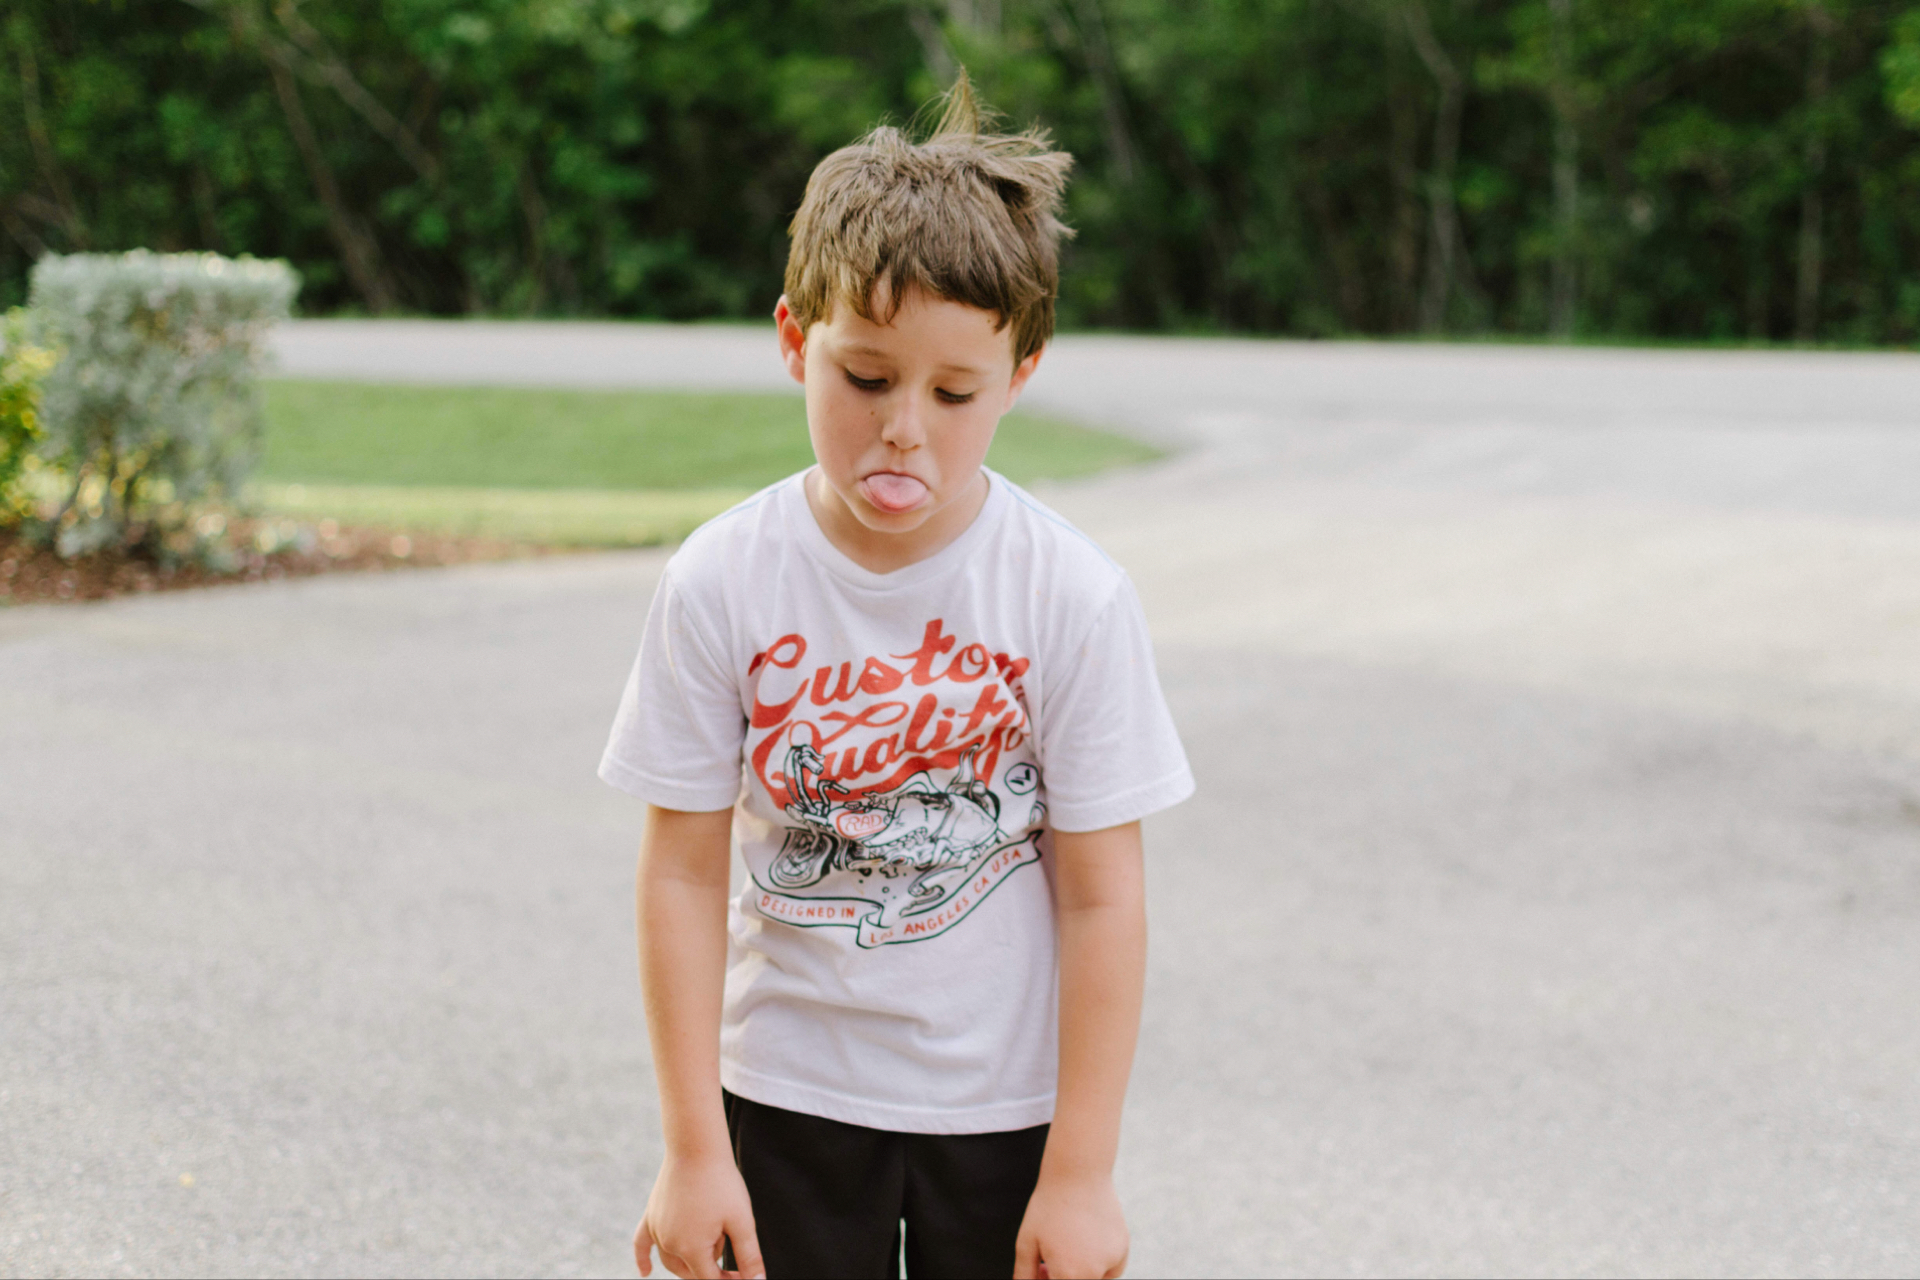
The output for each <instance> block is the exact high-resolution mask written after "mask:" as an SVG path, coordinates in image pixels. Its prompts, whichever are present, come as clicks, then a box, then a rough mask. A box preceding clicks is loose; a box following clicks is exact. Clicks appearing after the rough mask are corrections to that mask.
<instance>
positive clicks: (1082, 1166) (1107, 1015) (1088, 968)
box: [1041, 825, 1147, 1178]
mask: <svg viewBox="0 0 1920 1280" xmlns="http://www.w3.org/2000/svg"><path fill="white" fill-rule="evenodd" d="M1056 849H1057V850H1058V851H1059V852H1060V858H1059V863H1058V875H1057V877H1056V882H1057V885H1056V892H1057V894H1058V913H1059V917H1058V918H1059V938H1060V1078H1059V1095H1058V1099H1057V1101H1056V1102H1055V1104H1054V1118H1053V1128H1052V1130H1051V1132H1050V1133H1049V1135H1048V1138H1047V1149H1046V1155H1045V1157H1044V1159H1043V1162H1042V1166H1041V1177H1042V1178H1056V1177H1058V1178H1084V1177H1099V1178H1104V1177H1107V1176H1109V1175H1110V1174H1111V1173H1112V1171H1113V1162H1114V1157H1115V1155H1116V1153H1117V1152H1118V1150H1119V1145H1120V1112H1121V1107H1122V1105H1123V1103H1124V1102H1125V1099H1126V1092H1127V1077H1128V1075H1129V1074H1130V1073H1131V1071H1132V1068H1133V1052H1134V1045H1135V1043H1136V1042H1137V1040H1138V1039H1139V1035H1140V1005H1141V997H1142V993H1143V990H1144V987H1145V983H1146V958H1147V916H1146V894H1145V886H1144V873H1143V868H1142V865H1141V852H1140V832H1139V827H1138V826H1137V825H1129V826H1126V827H1116V828H1112V829H1109V830H1107V831H1096V832H1086V833H1071V834H1070V833H1056Z"/></svg>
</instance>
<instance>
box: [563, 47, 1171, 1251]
mask: <svg viewBox="0 0 1920 1280" xmlns="http://www.w3.org/2000/svg"><path fill="white" fill-rule="evenodd" d="M1069 164H1070V159H1069V157H1067V156H1066V155H1064V154H1061V153H1058V152H1050V151H1048V150H1047V148H1046V144H1045V139H1044V137H1042V136H1040V135H1038V134H1027V135H1023V136H1018V137H1004V136H983V135H982V134H981V132H980V128H979V118H978V113H977V109H976V108H975V106H974V103H973V100H972V97H971V95H970V92H969V90H968V89H967V87H966V84H965V81H964V80H963V81H962V82H961V83H960V84H959V85H958V86H956V88H955V90H954V92H953V93H952V94H951V95H950V96H949V98H948V102H947V108H946V111H945V113H944V116H943V118H942V120H941V122H940V124H939V126H938V127H937V128H936V130H935V133H934V135H933V136H932V137H931V138H929V139H928V140H927V141H926V142H924V143H921V144H917V145H916V144H913V143H912V142H910V141H909V140H908V139H907V138H906V137H904V136H903V135H902V134H901V133H900V132H899V131H897V130H893V129H885V128H883V129H879V130H876V131H875V132H873V133H872V134H870V135H869V136H868V137H867V138H865V139H864V140H862V141H861V142H859V143H857V144H855V145H853V146H851V147H847V148H844V149H843V150H841V151H838V152H836V153H834V154H833V155H831V156H829V157H828V158H827V159H826V160H824V161H822V162H821V164H820V166H819V168H818V169H816V170H815V171H814V174H813V177H812V179H811V181H810V182H809V183H808V186H807V193H806V197H805V200H804V202H803V203H802V205H801V207H800V211H799V213H798V214H797V215H796V216H795V218H794V224H793V247H792V252H791V256H790V258H789V261H788V265H787V279H786V285H787V292H786V295H785V296H783V297H782V298H781V300H780V303H779V306H778V307H777V308H776V309H775V311H774V318H775V320H776V322H777V324H778V326H779V342H780V351H781V355H782V357H783V358H784V360H785V362H786V365H787V368H788V370H789V371H790V372H791V373H792V375H793V377H794V378H795V379H796V380H797V381H799V382H801V383H802V384H803V385H804V386H805V387H806V406H807V426H808V431H809V434H810V436H811V438H812V442H813V449H814V455H815V457H816V458H817V459H818V465H816V466H814V467H812V468H810V469H809V470H807V471H805V472H802V473H801V474H799V475H797V476H794V477H791V478H790V479H788V480H785V481H782V482H781V483H779V484H776V485H774V486H773V487H771V488H769V489H767V490H765V491H763V492H762V493H760V494H759V495H757V496H755V497H754V498H751V499H749V500H748V501H747V502H745V503H743V504H741V505H740V506H738V507H736V508H734V509H733V510H732V511H730V512H728V513H726V514H725V515H722V516H720V517H719V518H717V519H715V520H714V521H712V522H711V523H709V524H707V525H705V526H704V527H703V528H701V529H700V530H699V531H697V532H696V533H694V534H693V536H692V537H691V538H689V539H688V540H687V542H686V544H685V545H684V546H683V547H682V548H681V549H680V551H679V552H678V553H677V554H676V555H675V556H674V557H673V559H672V560H671V561H670V562H669V563H668V565H667V568H666V571H665V573H664V575H663V576H662V578H661V581H660V585H659V588H658V591H657V593H656V594H655V596H654V601H653V606H652V609H651V610H650V612H649V615H648V618H647V624H646V630H645V634H644V636H643V638H642V641H641V646H640V656H639V659H638V661H637V662H636V663H635V666H634V671H633V675H632V677H631V679H630V680H629V681H628V684H627V689H626V693H625V695H624V697H623V699H622V702H621V705H620V710H619V714H618V717H617V718H616V720H615V723H614V727H613V733H612V736H611V739H610V741H609V743H608V746H607V753H606V757H605V759H604V760H603V761H602V763H601V767H600V775H601V777H602V778H604V779H605V780H606V781H607V782H609V783H611V784H612V785H614V786H616V787H619V788H621V789H623V790H626V791H629V792H631V793H633V794H634V795H637V796H639V797H641V798H642V799H644V800H646V801H648V806H649V807H648V820H647V829H646V835H645V838H644V842H643V845H642V849H641V855H640V870H639V890H638V910H639V925H640V967H641V979H642V987H643V989H644V993H645V998H646V1010H647V1025H648V1029H649V1033H650V1036H651V1040H652V1046H653V1056H654V1065H655V1074H656V1076H657V1079H658V1084H659V1089H660V1101H661V1113H662V1129H663V1132H664V1137H665V1142H666V1158H665V1162H664V1164H663V1166H662V1168H661V1170H660V1173H659V1176H658V1178H657V1180H656V1182H655V1183H654V1188H653V1193H652V1195H651V1197H650V1198H649V1199H648V1202H647V1207H646V1213H645V1216H644V1217H643V1218H642V1220H641V1223H640V1226H639V1228H638V1230H637V1231H636V1232H635V1234H634V1255H635V1259H636V1261H637V1262H638V1263H639V1266H640V1271H641V1274H642V1275H647V1274H650V1268H651V1252H652V1250H653V1249H654V1248H656V1247H657V1248H658V1249H659V1251H660V1255H661V1261H662V1263H663V1264H664V1265H665V1266H666V1267H667V1268H668V1269H669V1270H671V1271H673V1272H674V1273H675V1274H677V1275H681V1276H717V1275H722V1274H738V1275H743V1276H753V1275H760V1274H766V1275H772V1276H775V1277H784V1276H885V1275H897V1274H898V1265H899V1260H900V1255H901V1252H902V1246H903V1244H904V1253H905V1257H906V1265H907V1271H908V1274H909V1275H911V1276H914V1277H925V1276H991V1275H1001V1276H1006V1275H1019V1276H1036V1275H1045V1274H1050V1275H1052V1276H1056V1277H1068V1276H1113V1275H1118V1274H1120V1270H1121V1268H1122V1267H1123V1266H1124V1264H1125V1261H1126V1254H1127V1231H1126V1223H1125V1220H1124V1219H1123V1217H1122V1215H1121V1211H1120V1205H1119V1200H1118V1198H1117V1197H1116V1195H1115V1194H1114V1190H1113V1182H1112V1168H1113V1159H1114V1152H1115V1148H1116V1146H1117V1143H1118V1140H1119V1127H1120V1108H1121V1101H1122V1097H1123V1095H1124V1093H1125V1091H1126V1080H1127V1073H1128V1070H1129V1068H1130V1065H1131V1062H1132V1057H1133V1048H1134V1041H1135V1038H1136V1036H1137V1034H1138V1029H1139V1012H1140V998H1141V985H1142V980H1143V973H1144V967H1145V947H1146V922H1145V911H1144V905H1143V891H1142V874H1143V873H1142V865H1141V862H1142V857H1141V847H1140V828H1139V820H1140V819H1141V818H1142V817H1144V816H1146V815H1147V814H1149V813H1152V812H1155V811H1157V810H1159V809H1162V808H1165V807H1167V806H1168V805H1171V804H1174V803H1176V802H1178V801H1180V800H1182V799H1184V798H1186V796H1187V795H1188V794H1190V793H1191V791H1192V789H1193V783H1192V779H1191V775H1190V774H1189V773H1188V770H1187V764H1186V759H1185V756H1184V754H1183V753H1182V751H1181V747H1180V743H1179V739H1178V738H1177V737H1176V736H1175V733H1174V729H1173V725H1172V722H1171V720H1170V718H1169V716H1168V715H1167V711H1166V706H1165V704H1164V702H1163V700H1162V698H1161V694H1160V688H1159V684H1158V681H1157V679H1156V677H1155V675H1154V668H1153V657H1152V653H1151V651H1150V648H1149V645H1148V639H1147V633H1146V627H1145V624H1144V621H1143V619H1142V617H1141V613H1140V607H1139V604H1138V602H1137V600H1136V598H1135V596H1134V593H1133V590H1132V587H1131V586H1130V584H1129V583H1128V582H1127V579H1126V576H1125V574H1124V573H1122V572H1121V571H1120V570H1119V569H1118V568H1117V567H1116V566H1114V565H1113V563H1112V562H1111V561H1109V560H1108V559H1107V558H1106V557H1105V556H1104V555H1103V554H1101V552H1100V551H1099V550H1098V548H1096V547H1094V546H1093V544H1092V543H1091V542H1089V541H1087V539H1086V538H1084V537H1083V536H1082V535H1080V534H1079V533H1077V532H1076V531H1075V530H1073V529H1072V528H1071V527H1070V526H1068V525H1067V524H1066V522H1065V521H1063V520H1061V519H1060V518H1059V517H1058V516H1056V515H1054V514H1053V513H1052V512H1050V511H1048V510H1047V509H1046V508H1044V507H1042V506H1040V504H1039V503H1037V502H1035V501H1034V500H1033V499H1032V498H1031V497H1029V496H1027V495H1026V494H1025V493H1023V492H1021V491H1020V490H1019V489H1017V488H1015V487H1014V486H1013V485H1011V484H1009V483H1008V482H1007V481H1006V480H1004V479H1002V478H1001V477H1000V476H998V475H994V474H992V473H991V472H989V471H987V470H986V469H985V468H984V467H983V465H982V464H983V461H984V459H985V457H986V452H987V446H988V445H989V444H990V443H991V442H992V439H993V432H994V428H995V426H996V425H997V424H998V422H999V419H1000V416H1001V415H1002V414H1004V413H1005V412H1006V411H1007V410H1008V409H1010V408H1012V406H1013V403H1014V401H1015V400H1016V399H1017V398H1018V396H1019V394H1020V391H1021V389H1022V388H1023V387H1025V385H1026V383H1027V380H1028V379H1029V378H1031V377H1032V376H1033V372H1034V369H1035V367H1036V366H1037V365H1038V363H1039V360H1040V354H1041V350H1042V348H1043V347H1044V346H1045V344H1046V341H1047V339H1048V338H1049V337H1050V336H1051V334H1052V327H1053V296H1054V292H1055V284H1056V279H1057V275H1056V273H1057V267H1056V260H1057V244H1058V239H1059V237H1060V236H1061V235H1062V234H1063V232H1064V228H1062V226H1061V225H1060V223H1059V222H1058V221H1057V218H1056V213H1057V211H1058V208H1059V202H1060V196H1061V191H1062V189H1063V187H1064V185H1065V181H1066V171H1067V167H1068V165H1069ZM731 843H737V845H738V847H739V849H740V853H741V857H742V860H743V861H744V862H745V864H746V868H747V871H748V874H749V876H750V877H751V879H750V882H749V883H748V884H747V885H746V887H745V888H744V890H743V891H742V892H741V893H740V894H739V895H738V896H737V897H735V898H733V900H732V902H731V904H730V905H729V903H728V901H727V894H728V870H729V865H730V844H731ZM1056 1082H1057V1087H1056ZM1056 1099H1057V1100H1056ZM903 1228H904V1240H903V1237H902V1231H903ZM723 1268H724V1270H723Z"/></svg>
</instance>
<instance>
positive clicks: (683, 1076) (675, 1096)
mask: <svg viewBox="0 0 1920 1280" xmlns="http://www.w3.org/2000/svg"><path fill="white" fill-rule="evenodd" d="M732 820H733V812H732V810H730V809H722V810H719V811H717V812H712V813H682V812H679V811H677V810H673V809H662V808H659V807H657V806H654V805H648V806H647V831H646V836H645V838H644V840H643V842H642V843H641V846H640V872H639V876H638V881H637V891H636V906H637V910H638V915H639V925H640V988H641V992H642V994H643V996H644V998H645V1000H646V1010H647V1038H648V1040H649V1042H650V1043H651V1046H652V1049H653V1074H654V1079H655V1081H656V1082H657V1084H658V1086H659V1089H660V1127H661V1131H662V1135H663V1137H664V1138H665V1141H666V1159H665V1161H664V1162H663V1163H662V1165H661V1168H660V1175H659V1177H658V1178H656V1179H655V1180H654V1184H653V1194H652V1195H651V1196H649V1197H648V1199H647V1209H646V1215H645V1216H644V1217H642V1218H641V1220H640V1225H639V1227H638V1228H636V1229H635V1231H634V1234H633V1255H634V1260H635V1261H636V1262H637V1263H639V1265H640V1274H641V1275H643V1276H644V1275H650V1274H652V1268H653V1259H652V1251H653V1249H654V1248H656V1247H657V1248H658V1249H659V1250H660V1261H661V1263H662V1265H664V1266H665V1267H666V1268H667V1270H669V1271H671V1272H673V1274H675V1275H677V1276H719V1275H720V1274H721V1271H720V1266H719V1258H720V1244H721V1240H722V1237H727V1238H730V1239H731V1240H732V1242H733V1252H734V1260H735V1262H736V1264H737V1265H738V1266H739V1268H740V1270H739V1271H738V1272H730V1273H728V1274H738V1275H743V1276H755V1275H759V1274H760V1273H761V1265H760V1245H759V1242H758V1239H757V1238H756V1236H755V1233H754V1227H753V1207H752V1205H751V1204H750V1203H749V1202H748V1199H747V1187H746V1183H744V1182H743V1181H741V1178H740V1173H739V1170H737V1169H736V1168H735V1167H734V1163H733V1152H732V1149H731V1144H730V1143H729V1142H728V1139H727V1120H726V1112H725V1109H724V1107H723V1104H722V1102H721V1097H720V1001H721V995H722V992H723V990H724V987H725V984H726V968H727V871H728V862H729V858H730V856H731V848H730V844H729V834H730V827H731V824H732Z"/></svg>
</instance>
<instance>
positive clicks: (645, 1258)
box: [633, 1218, 653, 1276]
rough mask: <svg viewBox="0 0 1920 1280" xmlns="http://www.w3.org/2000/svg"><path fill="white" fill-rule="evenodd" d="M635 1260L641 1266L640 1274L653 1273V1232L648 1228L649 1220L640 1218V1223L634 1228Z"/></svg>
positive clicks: (647, 1274) (635, 1263) (648, 1274)
mask: <svg viewBox="0 0 1920 1280" xmlns="http://www.w3.org/2000/svg"><path fill="white" fill-rule="evenodd" d="M633 1261H634V1265H635V1266H637V1267H639V1268H640V1274H641V1275H643V1276H650V1275H652V1274H653V1233H652V1232H651V1231H648V1230H647V1220H646V1219H645V1218H642V1219H640V1225H639V1226H637V1227H635V1228H634V1229H633Z"/></svg>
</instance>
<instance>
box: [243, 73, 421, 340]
mask: <svg viewBox="0 0 1920 1280" xmlns="http://www.w3.org/2000/svg"><path fill="white" fill-rule="evenodd" d="M266 62H267V71H268V72H269V73H270V74H271V75H272V76H273V88H274V92H275V93H277V94H278V95H279V97H280V109H281V110H282V111H283V112H284V113H285V115H286V117H287V129H288V131H289V132H291V133H292V134H293V142H294V145H295V146H296V147H298V148H299V150H300V158H301V159H302V160H303V161H304V162H305V163H306V166H307V177H308V179H309V180H311V181H312V183H313V190H314V194H315V195H317V196H319V198H320V204H321V207H322V208H324V209H325V210H326V211H327V230H328V232H329V233H331V234H332V236H333V243H334V245H335V247H337V248H338V249H339V250H340V265H341V266H343V267H345V268H346V272H347V278H348V279H349V280H351V281H352V282H353V287H354V291H355V292H356V293H358V294H359V295H360V300H361V301H362V302H365V303H366V304H367V310H369V311H373V312H376V313H378V312H382V311H391V310H392V309H393V290H392V289H391V288H389V287H388V285H387V281H386V278H385V276H384V274H383V273H382V272H381V270H380V263H379V252H380V251H379V249H378V247H377V246H375V245H374V243H373V240H372V237H370V236H368V235H366V234H365V233H364V232H362V231H361V229H360V228H359V227H358V226H356V225H355V223H354V220H353V215H352V213H350V212H349V211H348V209H347V206H346V202H345V201H343V200H342V199H341V198H340V187H339V184H338V183H336V182H335V181H334V179H333V170H332V169H330V168H328V167H327V158H326V155H325V153H324V152H322V151H321V149H320V139H319V138H318V137H317V136H316V135H315V134H314V132H313V122H312V121H311V120H309V119H308V118H307V109H306V107H305V106H304V105H303V104H302V103H301V101H300V86H299V85H297V84H295V83H294V80H293V73H292V72H291V71H288V70H287V68H286V67H285V66H283V65H282V64H281V63H280V62H278V61H277V60H275V59H273V58H268V59H267V60H266Z"/></svg>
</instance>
